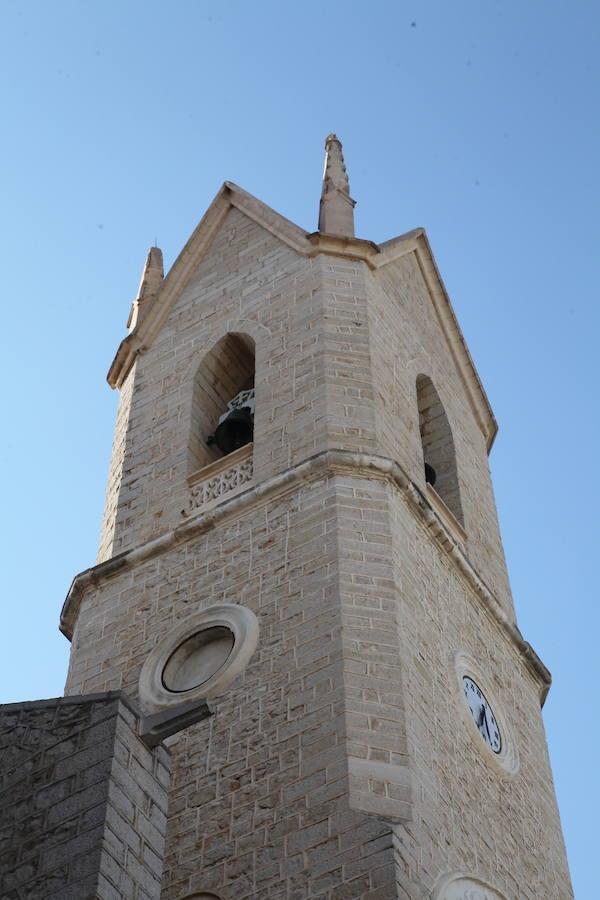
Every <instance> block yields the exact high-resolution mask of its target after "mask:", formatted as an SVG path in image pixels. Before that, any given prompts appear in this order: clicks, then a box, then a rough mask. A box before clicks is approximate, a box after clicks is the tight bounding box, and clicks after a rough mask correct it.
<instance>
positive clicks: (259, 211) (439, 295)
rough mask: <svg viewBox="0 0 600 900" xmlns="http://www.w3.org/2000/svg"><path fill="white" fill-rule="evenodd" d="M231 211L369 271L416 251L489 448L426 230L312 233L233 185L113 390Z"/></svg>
mask: <svg viewBox="0 0 600 900" xmlns="http://www.w3.org/2000/svg"><path fill="white" fill-rule="evenodd" d="M232 207H234V208H236V209H239V210H240V212H242V213H244V215H246V216H248V218H249V219H251V220H252V221H253V222H256V224H257V225H260V226H261V227H263V228H265V229H266V230H267V231H269V232H270V233H271V234H273V235H274V236H275V237H277V238H279V240H281V241H283V242H284V243H285V244H288V246H290V247H291V248H292V249H294V250H296V252H297V253H300V254H301V255H302V256H307V257H311V256H316V255H317V254H320V253H326V254H328V255H332V256H341V257H345V258H348V259H360V260H363V261H364V262H366V263H367V265H368V266H369V267H370V268H371V269H379V268H381V267H382V266H385V265H387V264H388V263H390V262H392V261H394V260H396V259H398V258H399V257H400V256H404V255H406V254H407V253H415V254H416V257H417V260H418V263H419V266H420V269H421V272H422V274H423V278H424V280H425V283H426V285H427V287H428V289H429V293H430V296H431V300H432V303H433V305H434V308H435V310H436V314H437V316H438V319H439V322H440V326H441V328H442V331H443V333H444V335H445V337H446V340H447V342H448V345H449V347H450V351H451V353H452V356H453V358H454V360H455V362H456V365H457V368H458V371H459V373H460V375H461V378H462V380H463V383H464V385H465V389H466V391H467V396H468V398H469V401H470V404H471V407H472V409H473V412H474V414H475V417H476V419H477V421H478V422H479V425H480V428H481V430H482V431H483V433H484V435H485V439H486V444H487V447H488V450H489V449H490V448H491V446H492V443H493V441H494V438H495V436H496V433H497V431H498V426H497V423H496V419H495V417H494V414H493V412H492V409H491V406H490V403H489V400H488V398H487V396H486V393H485V391H484V389H483V385H482V384H481V380H480V378H479V376H478V374H477V371H476V369H475V365H474V363H473V360H472V358H471V354H470V353H469V350H468V348H467V345H466V343H465V339H464V337H463V334H462V331H461V330H460V326H459V324H458V321H457V319H456V315H455V313H454V310H453V309H452V304H451V303H450V298H449V297H448V294H447V292H446V289H445V287H444V283H443V281H442V279H441V276H440V274H439V271H438V268H437V265H436V262H435V259H434V257H433V253H432V252H431V247H430V245H429V241H428V240H427V235H426V234H425V230H424V229H423V228H416V229H414V230H413V231H409V232H407V233H406V234H403V235H400V236H399V237H396V238H393V239H392V240H389V241H386V242H385V243H383V244H375V243H374V242H373V241H366V240H362V239H360V238H352V237H340V236H338V235H332V234H322V233H320V232H318V231H317V232H313V233H311V234H309V233H307V232H306V231H304V230H303V229H302V228H300V227H299V226H298V225H295V224H294V223H293V222H290V220H289V219H286V218H285V217H284V216H282V215H280V214H279V213H278V212H276V211H275V210H274V209H271V207H269V206H267V204H266V203H263V202H262V201H261V200H258V199H257V198H256V197H253V196H252V195H251V194H248V193H247V192H246V191H244V190H242V188H240V187H238V186H237V185H236V184H233V182H230V181H226V182H225V183H224V184H223V186H222V187H221V189H220V190H219V192H218V193H217V195H216V197H215V199H214V200H213V202H212V203H211V204H210V206H209V207H208V209H207V210H206V213H205V214H204V216H203V217H202V219H201V220H200V222H199V224H198V225H197V226H196V228H195V229H194V231H193V232H192V234H191V236H190V238H189V240H188V241H187V243H186V245H185V246H184V248H183V250H182V251H181V253H180V254H179V256H178V257H177V259H176V260H175V262H174V263H173V266H172V267H171V269H170V271H169V273H168V275H167V276H166V278H165V279H164V281H163V283H162V285H161V288H160V290H159V292H158V294H157V296H156V297H155V298H154V300H153V301H152V305H151V307H150V308H149V309H148V311H147V313H146V315H145V316H144V317H143V319H141V321H140V322H139V323H138V324H137V325H136V326H135V328H134V329H133V331H132V332H131V333H130V334H129V335H128V336H127V337H126V338H125V339H124V340H123V341H121V344H120V345H119V349H118V350H117V354H116V356H115V358H114V360H113V362H112V365H111V367H110V370H109V372H108V376H107V379H108V383H109V384H110V385H111V387H121V385H122V384H123V382H124V380H125V378H126V377H127V374H128V372H129V370H130V369H131V366H132V365H133V362H134V360H135V358H136V356H137V354H138V353H140V352H142V351H143V350H146V349H148V348H149V347H150V346H151V345H152V343H153V341H154V340H155V338H156V336H157V335H158V333H159V332H160V329H161V328H162V326H163V324H164V323H165V321H166V319H167V317H168V315H169V313H170V311H171V309H172V308H173V306H174V305H175V303H176V302H177V299H178V298H179V296H180V294H181V292H182V290H183V289H184V287H185V285H186V283H187V281H188V279H189V277H190V275H191V273H192V272H193V271H194V270H195V269H196V267H197V266H198V265H199V263H200V262H201V261H202V259H203V257H204V256H205V254H206V253H207V251H208V249H209V247H210V245H211V243H212V240H213V238H214V236H215V234H216V232H217V230H218V228H219V226H220V225H221V223H222V222H223V220H224V218H225V216H226V215H227V213H228V212H229V210H230V209H231V208H232Z"/></svg>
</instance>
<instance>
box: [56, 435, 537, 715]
mask: <svg viewBox="0 0 600 900" xmlns="http://www.w3.org/2000/svg"><path fill="white" fill-rule="evenodd" d="M344 473H345V474H350V475H354V476H361V477H367V478H378V479H381V480H387V481H390V482H391V483H393V484H394V485H395V487H396V488H397V489H398V490H399V491H400V493H401V494H402V495H403V496H404V498H405V500H406V501H407V504H408V507H409V509H410V510H411V511H412V512H413V514H414V515H415V516H416V517H417V518H418V520H419V521H420V522H421V523H422V524H423V525H424V527H425V528H426V529H427V530H428V532H429V533H430V534H431V536H432V537H433V539H434V540H435V541H436V542H437V543H438V544H439V546H440V547H441V548H442V549H443V550H444V551H445V553H446V554H447V556H448V557H449V558H450V559H452V560H453V562H454V563H455V564H456V566H457V568H458V570H459V571H460V573H461V575H462V576H463V577H464V579H465V581H466V582H467V584H469V586H470V587H471V589H472V590H473V592H474V593H475V595H476V596H477V598H478V599H479V601H480V603H481V605H482V607H483V609H484V610H485V611H486V612H487V613H488V614H489V615H490V617H491V618H492V619H493V620H494V621H495V622H496V624H497V625H498V626H499V627H500V629H501V630H502V631H503V632H504V634H505V635H506V637H507V638H508V640H509V642H510V643H511V645H512V647H513V649H514V651H515V652H516V654H517V655H518V657H519V658H520V659H521V660H522V662H523V663H524V664H525V666H526V667H527V669H528V670H529V672H530V674H531V675H532V676H533V677H534V679H535V681H536V682H537V683H538V686H539V695H540V702H541V705H542V706H543V704H544V701H545V699H546V696H547V694H548V691H549V689H550V685H551V682H552V676H551V675H550V672H549V671H548V669H547V668H546V666H545V665H544V664H543V662H542V661H541V659H540V658H539V656H538V655H537V653H536V652H535V650H534V649H533V647H532V646H531V644H529V643H528V642H527V641H525V640H524V639H523V636H522V634H521V632H520V631H519V629H518V627H517V626H516V625H515V623H514V622H513V621H512V620H511V619H509V617H508V616H507V614H506V613H505V611H504V610H503V608H502V606H501V604H500V602H499V601H498V599H497V598H496V597H495V595H494V594H493V593H492V591H491V590H490V588H488V586H487V585H486V584H485V582H484V581H483V579H482V578H481V577H480V576H479V575H478V573H477V571H476V570H475V568H474V566H473V564H472V563H471V562H470V560H469V559H468V557H467V555H466V553H465V551H464V549H463V548H462V547H461V546H460V544H459V543H457V541H456V539H455V538H454V536H453V535H452V534H451V532H450V531H449V530H448V528H447V526H446V524H445V523H444V521H443V520H442V518H441V517H440V515H439V513H438V512H437V511H436V509H434V507H433V505H432V504H431V502H430V500H429V499H428V498H427V495H426V494H425V493H424V492H423V491H422V490H421V489H420V488H419V487H418V486H417V485H416V484H414V483H413V482H412V481H411V480H410V478H409V477H408V475H407V474H406V473H405V472H404V470H403V469H402V467H401V466H400V465H399V464H398V463H397V462H395V461H394V460H392V459H389V458H387V457H383V456H376V455H371V454H366V453H353V452H351V451H348V450H324V451H322V452H320V453H317V454H315V456H312V457H310V458H309V459H307V460H305V461H304V462H301V463H298V465H296V466H293V467H292V468H290V469H287V470H286V471H285V472H282V473H280V474H278V475H275V476H273V477H272V478H269V479H267V480H266V481H263V482H260V483H259V484H255V485H252V486H250V487H249V488H248V489H246V490H244V491H242V492H241V493H239V494H236V495H235V496H234V497H231V498H228V497H227V495H226V496H225V498H224V500H223V501H222V502H221V503H219V504H218V505H216V506H214V507H213V508H211V509H208V510H206V511H204V512H199V513H197V514H195V515H191V516H189V517H187V518H186V519H185V521H184V522H182V524H181V525H179V526H178V527H177V528H174V529H172V530H170V531H167V532H165V533H164V534H163V535H161V536H160V537H158V538H155V539H154V540H152V541H148V542H146V543H145V544H142V545H141V546H139V547H136V548H134V549H133V550H127V551H125V552H124V553H121V554H119V555H118V556H115V557H113V558H112V559H108V560H106V561H105V562H102V563H99V564H98V565H96V566H92V567H91V568H89V569H86V570H85V571H83V572H81V573H80V574H79V575H76V576H75V578H74V579H73V583H72V584H71V587H70V589H69V592H68V594H67V597H66V599H65V602H64V604H63V608H62V611H61V616H60V626H59V627H60V630H61V631H62V633H63V634H64V635H65V636H66V637H67V638H69V640H70V639H71V638H72V636H73V629H74V627H75V623H76V621H77V616H78V614H79V608H80V606H81V600H82V597H83V594H84V593H85V591H86V590H87V589H88V588H90V587H95V586H97V585H99V584H101V583H102V582H103V581H105V580H106V579H107V578H109V577H111V576H112V575H115V574H117V573H119V572H124V571H128V570H131V569H132V568H133V567H135V566H137V565H139V563H141V562H143V561H145V560H147V559H152V558H153V557H155V556H158V555H160V554H161V553H165V552H166V551H168V550H170V549H172V548H173V547H176V546H178V545H179V544H183V543H185V542H187V541H189V540H191V539H192V538H195V537H197V536H198V535H200V534H204V533H206V532H207V531H210V530H211V529H212V528H214V527H215V526H216V525H217V524H220V523H221V522H223V521H224V520H226V519H228V518H231V517H232V516H235V515H240V514H241V513H242V512H246V511H247V510H249V509H251V508H252V507H253V506H256V505H258V504H260V503H264V502H265V501H266V500H268V499H270V498H271V497H272V496H274V495H279V494H283V493H285V492H286V491H289V490H293V489H294V488H296V487H297V486H298V485H299V484H301V483H307V482H310V481H314V480H316V479H317V478H320V477H323V476H324V475H334V474H344Z"/></svg>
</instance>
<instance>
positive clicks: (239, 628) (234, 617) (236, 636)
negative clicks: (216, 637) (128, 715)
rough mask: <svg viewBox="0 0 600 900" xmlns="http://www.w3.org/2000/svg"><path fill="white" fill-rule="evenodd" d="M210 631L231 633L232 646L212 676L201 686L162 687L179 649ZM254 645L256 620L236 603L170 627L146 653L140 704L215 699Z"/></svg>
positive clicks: (156, 705) (160, 706)
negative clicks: (175, 688) (168, 667)
mask: <svg viewBox="0 0 600 900" xmlns="http://www.w3.org/2000/svg"><path fill="white" fill-rule="evenodd" d="M211 628H220V629H223V628H225V629H227V630H228V631H231V633H232V635H233V646H232V647H231V650H230V651H229V653H228V655H227V657H226V658H225V659H223V660H222V661H221V662H218V665H217V667H216V669H215V671H214V672H213V674H212V675H210V676H209V677H208V678H206V679H205V680H203V681H202V682H201V683H200V684H197V685H194V686H192V687H190V688H189V689H186V690H170V689H169V688H168V687H167V686H166V685H165V675H164V673H165V669H166V667H167V666H168V665H169V664H172V660H173V658H174V657H175V656H176V654H177V651H178V650H180V651H181V650H182V649H183V647H184V645H185V644H187V643H189V642H190V640H191V639H192V638H194V637H195V636H196V635H199V634H200V633H201V632H203V631H208V630H209V629H211ZM257 643H258V619H257V618H256V616H255V615H254V613H253V612H252V610H250V609H247V608H246V607H245V606H238V605H237V604H235V603H222V604H219V605H218V606H208V607H207V608H206V609H203V610H202V611H201V612H199V613H196V614H195V615H192V616H189V617H188V618H187V619H185V620H184V621H183V622H181V623H180V624H179V625H177V626H176V627H175V628H172V629H171V631H169V633H168V634H167V635H166V637H164V638H163V639H162V641H160V642H159V643H158V644H157V645H156V647H155V648H154V650H153V651H152V652H151V653H150V654H149V656H148V658H147V659H146V662H145V663H144V665H143V666H142V671H141V672H140V680H139V697H140V701H141V702H142V704H143V705H144V706H145V707H147V708H148V709H152V710H158V709H165V708H168V707H170V706H176V705H178V704H180V703H190V702H193V701H194V700H206V699H209V698H210V697H214V696H215V695H216V694H220V693H222V692H223V691H224V689H225V688H226V687H227V686H228V685H229V684H231V682H232V681H233V680H234V678H235V677H236V676H237V675H239V674H240V672H242V671H243V670H244V669H245V668H246V666H247V665H248V662H249V661H250V657H251V656H252V654H253V653H254V651H255V650H256V645H257ZM168 680H169V679H168V678H167V682H168Z"/></svg>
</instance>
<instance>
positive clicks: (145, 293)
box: [127, 247, 164, 331]
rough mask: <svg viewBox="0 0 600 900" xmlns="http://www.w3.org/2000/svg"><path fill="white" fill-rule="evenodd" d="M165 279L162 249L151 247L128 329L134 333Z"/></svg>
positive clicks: (130, 315) (128, 321) (132, 306)
mask: <svg viewBox="0 0 600 900" xmlns="http://www.w3.org/2000/svg"><path fill="white" fill-rule="evenodd" d="M163 278H164V269H163V255H162V250H161V249H160V247H150V250H149V251H148V256H147V258H146V265H145V266H144V271H143V272H142V278H141V281H140V286H139V288H138V292H137V297H136V298H135V300H134V301H133V303H132V305H131V312H130V313H129V319H128V320H127V327H128V328H129V330H130V331H133V329H134V328H135V326H136V325H137V324H138V323H139V321H140V319H141V318H142V317H143V316H144V315H145V314H146V311H147V310H148V307H149V306H150V305H151V303H152V300H153V299H154V298H155V297H156V295H157V294H158V292H159V291H160V288H161V285H162V283H163Z"/></svg>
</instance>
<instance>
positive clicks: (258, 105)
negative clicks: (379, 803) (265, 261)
mask: <svg viewBox="0 0 600 900" xmlns="http://www.w3.org/2000/svg"><path fill="white" fill-rule="evenodd" d="M0 16H1V28H0V110H1V116H2V119H1V121H2V126H3V128H2V131H3V139H2V141H1V142H0V196H2V199H3V203H2V217H1V220H0V228H1V232H2V233H1V244H0V246H1V247H2V251H3V253H2V257H3V278H2V281H3V289H4V290H3V293H4V300H3V316H4V327H3V329H2V338H1V339H2V353H1V355H0V359H1V365H2V383H3V385H4V395H3V404H4V410H3V420H4V422H5V423H6V426H7V427H6V429H5V432H4V436H3V440H2V442H1V444H0V449H1V453H2V468H3V471H4V473H5V478H4V487H3V500H4V510H5V514H4V516H3V517H2V520H3V523H4V524H3V526H2V539H1V546H2V548H3V551H4V557H5V559H4V567H3V568H4V579H3V580H4V592H3V600H4V602H3V623H4V629H3V634H4V641H3V645H4V646H3V653H2V656H1V658H0V667H1V671H0V674H1V680H0V684H1V685H2V690H1V693H0V700H3V701H11V700H20V699H25V698H34V697H43V696H56V695H59V694H61V693H62V690H63V685H64V677H65V672H66V663H67V654H68V644H67V641H66V640H65V639H64V638H63V637H62V636H61V635H59V633H58V631H57V620H58V612H59V608H60V605H61V603H62V600H63V598H64V595H65V593H66V590H67V589H68V586H69V583H70V581H71V579H72V577H73V576H74V575H75V574H76V573H77V572H79V571H80V570H82V569H84V568H86V567H87V566H89V565H90V564H91V563H92V562H93V561H94V557H95V552H96V543H97V538H98V533H99V523H100V515H101V508H102V503H103V495H104V487H105V479H106V473H107V467H108V460H109V455H110V445H111V440H112V428H113V422H114V413H115V408H116V400H117V398H116V395H115V394H114V393H113V392H111V391H110V390H109V388H108V386H107V385H106V383H105V380H104V379H105V374H106V371H107V369H108V365H109V364H110V361H111V359H112V357H113V354H114V352H115V350H116V347H117V345H118V342H119V340H120V339H121V338H122V337H123V335H124V333H125V322H126V318H127V314H128V310H129V305H130V301H131V299H132V298H133V296H134V293H135V290H136V287H137V283H138V280H139V275H140V271H141V267H142V265H143V262H144V258H145V254H146V252H147V249H148V247H149V246H150V244H151V243H153V242H154V240H155V238H157V239H158V243H159V245H160V246H161V247H162V248H163V251H164V254H165V262H166V264H167V266H168V265H170V264H171V263H172V261H173V259H174V258H175V256H176V254H177V252H178V250H179V249H180V248H181V246H182V244H183V243H184V241H185V240H186V239H187V237H188V236H189V233H190V232H191V231H192V229H193V227H194V226H195V225H196V223H197V221H198V220H199V219H200V217H201V215H202V213H203V212H204V210H205V208H206V207H207V205H208V204H209V203H210V201H211V200H212V198H213V196H214V194H215V193H216V191H217V189H218V187H219V185H220V183H221V182H222V181H223V180H225V179H230V180H233V181H235V182H237V183H238V184H240V185H241V186H242V187H244V188H245V189H246V190H248V191H250V192H251V193H253V194H255V195H257V196H259V197H260V198H261V199H262V200H264V201H265V202H267V203H268V204H270V205H271V206H274V207H275V208H276V209H277V210H279V211H280V212H282V213H283V214H284V215H286V216H288V217H289V218H291V219H292V220H294V221H295V222H297V223H298V224H300V225H301V226H303V227H305V228H306V229H307V230H314V229H315V228H316V221H317V212H318V198H319V190H320V177H321V171H322V160H323V140H324V138H325V136H326V134H327V133H328V132H330V131H336V132H337V133H338V134H339V135H340V137H341V139H342V140H343V142H344V149H345V153H346V161H347V164H348V168H349V174H350V183H351V189H352V194H353V196H354V197H355V198H356V199H357V201H358V205H357V210H356V222H357V232H358V234H359V236H361V237H367V238H370V239H372V240H375V241H380V240H386V239H387V238H390V237H392V236H394V235H396V234H399V233H401V232H403V231H406V230H408V229H410V228H413V227H415V226H417V225H423V226H425V227H426V228H427V230H428V234H429V237H430V240H431V243H432V245H433V249H434V252H435V254H436V257H437V261H438V264H439V266H440V269H441V271H442V274H443V277H444V280H445V282H446V285H447V287H448V289H449V292H450V295H451V296H452V298H453V302H454V306H455V309H456V312H457V314H458V317H459V320H460V322H461V325H462V327H463V330H464V333H465V336H466V338H467V341H468V343H469V346H470V349H471V351H472V353H473V356H474V358H475V361H476V363H477V366H478V370H479V373H480V375H481V377H482V379H483V382H484V384H485V386H486V389H487V391H488V394H489V396H490V399H491V402H492V405H493V407H494V410H495V412H496V415H497V418H498V419H499V422H500V435H499V437H498V439H497V442H496V446H495V447H494V450H493V451H492V457H491V463H492V471H493V475H494V479H495V486H496V494H497V501H498V507H499V513H500V519H501V524H502V527H503V535H504V541H505V547H506V553H507V557H508V562H509V567H510V572H511V579H512V585H513V590H514V594H515V600H516V604H517V610H518V614H519V624H520V626H521V629H522V631H523V632H524V634H525V636H526V638H527V639H528V640H530V641H531V642H532V643H533V645H534V647H535V648H536V650H537V651H538V652H539V653H540V655H541V656H542V658H543V659H544V661H545V662H546V663H547V665H548V666H549V667H550V669H551V670H552V672H553V675H554V679H555V683H554V686H553V688H552V690H551V693H550V697H549V700H548V702H547V704H546V708H545V711H544V718H545V722H546V727H547V731H548V738H549V744H550V751H551V755H552V762H553V768H554V774H555V780H556V786H557V791H558V796H559V802H560V807H561V813H562V818H563V824H564V830H565V835H566V839H567V845H568V850H569V858H570V863H571V867H572V874H573V879H574V884H575V889H576V896H577V897H578V898H579V900H581V898H590V900H594V898H596V897H597V896H598V889H597V887H596V883H597V882H596V877H597V876H596V862H595V859H596V856H597V848H596V840H595V837H594V835H595V834H597V808H598V805H599V804H600V791H599V779H598V771H597V764H596V762H597V745H598V741H599V739H600V729H599V727H598V724H597V714H598V710H599V706H600V704H599V703H598V698H597V691H598V677H597V672H596V659H597V651H596V645H597V634H598V624H599V622H598V619H599V614H598V605H597V604H596V603H594V599H595V598H594V596H593V593H592V585H593V584H594V578H593V576H594V574H595V569H596V568H597V559H598V525H597V512H596V510H597V509H598V499H599V498H598V488H597V485H598V476H597V472H596V463H597V456H598V404H597V400H596V394H597V390H596V388H597V381H598V379H597V376H596V360H597V341H598V338H597V335H598V327H599V324H600V323H599V321H598V319H599V316H598V287H597V284H598V266H597V264H596V257H597V248H598V246H599V244H600V233H599V232H600V226H599V216H598V208H599V200H600V198H599V196H598V195H599V189H598V159H599V158H600V125H599V117H598V94H599V75H600V54H599V53H598V46H599V38H600V7H599V6H598V5H597V4H595V3H593V2H581V0H571V2H564V3H558V2H552V0H545V2H542V0H539V2H518V3H517V2H515V0H505V2H504V3H499V2H493V3H492V2H477V3H475V2H461V0H456V2H454V3H448V2H426V3H417V2H412V3H404V2H393V3H392V2H388V3H386V2H380V0H379V2H378V0H372V2H371V3H370V4H362V3H361V4H358V3H340V2H329V3H327V4H323V3H316V2H306V0H305V2H303V3H301V4H284V3H281V2H278V3H275V2H263V0H258V2H255V3H247V2H221V3H216V2H215V3H205V2H200V0H197V2H188V0H177V2H172V3H166V2H162V3H157V2H151V0H146V2H134V0H126V2H122V3H117V2H114V0H113V2H102V3H100V2H86V3H84V2H77V3H75V2H66V0H57V2H55V3H48V2H36V0H29V2H27V3H19V2H6V3H4V4H3V5H2V10H1V11H0ZM594 593H596V592H594Z"/></svg>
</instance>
